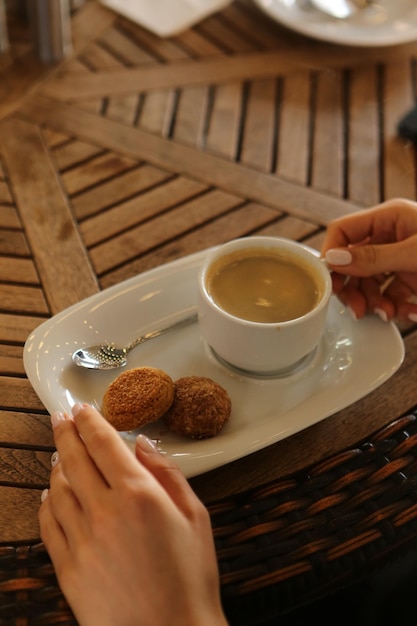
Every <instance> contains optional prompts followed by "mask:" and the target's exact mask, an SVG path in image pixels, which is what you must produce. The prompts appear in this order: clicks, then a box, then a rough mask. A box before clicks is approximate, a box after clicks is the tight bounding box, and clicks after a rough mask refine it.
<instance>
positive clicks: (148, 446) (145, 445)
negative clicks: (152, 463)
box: [136, 435, 159, 452]
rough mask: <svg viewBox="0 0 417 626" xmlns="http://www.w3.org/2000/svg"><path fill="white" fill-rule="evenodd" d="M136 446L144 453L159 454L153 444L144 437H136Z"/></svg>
mask: <svg viewBox="0 0 417 626" xmlns="http://www.w3.org/2000/svg"><path fill="white" fill-rule="evenodd" d="M136 445H137V446H139V448H140V449H141V450H143V451H144V452H159V451H158V448H157V447H156V445H155V444H154V442H153V441H152V440H151V439H149V438H148V437H146V436H145V435H138V436H137V437H136Z"/></svg>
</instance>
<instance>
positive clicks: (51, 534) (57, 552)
mask: <svg viewBox="0 0 417 626" xmlns="http://www.w3.org/2000/svg"><path fill="white" fill-rule="evenodd" d="M49 495H50V494H48V497H46V499H45V500H44V501H43V502H42V504H41V506H40V508H39V513H38V519H39V528H40V535H41V539H42V541H43V543H44V544H45V547H46V550H47V551H48V554H49V556H50V557H51V559H52V561H53V563H54V566H59V565H60V561H61V562H62V561H63V560H65V558H66V556H67V554H68V542H67V539H66V536H65V533H64V531H63V529H62V527H61V525H60V524H59V523H58V521H57V519H56V517H55V515H54V513H53V511H52V508H51V500H50V497H49Z"/></svg>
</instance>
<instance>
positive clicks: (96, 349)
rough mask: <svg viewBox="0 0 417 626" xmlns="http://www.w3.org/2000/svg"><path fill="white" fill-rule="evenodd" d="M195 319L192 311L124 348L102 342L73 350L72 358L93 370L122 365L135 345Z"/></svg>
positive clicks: (79, 365)
mask: <svg viewBox="0 0 417 626" xmlns="http://www.w3.org/2000/svg"><path fill="white" fill-rule="evenodd" d="M196 321H197V313H192V314H191V315H189V316H188V317H184V318H183V319H180V320H178V321H177V322H174V323H173V324H169V325H168V326H164V327H163V328H159V329H157V330H152V331H150V332H149V333H146V334H145V335H141V336H140V337H138V338H137V339H135V340H134V341H132V342H131V343H130V344H129V345H127V346H125V347H124V348H118V347H116V346H114V345H113V344H111V343H103V344H99V345H97V346H89V347H86V348H80V349H79V350H76V351H75V352H74V354H73V355H72V360H73V362H74V363H75V365H78V367H85V368H87V369H93V370H112V369H117V368H120V367H124V366H125V365H126V364H127V355H128V353H129V352H130V351H131V350H133V348H136V346H139V345H140V344H142V343H144V342H145V341H148V340H149V339H153V338H154V337H159V336H160V335H164V334H165V333H167V332H169V331H171V330H175V329H178V328H182V327H183V326H188V325H189V324H192V323H193V322H196Z"/></svg>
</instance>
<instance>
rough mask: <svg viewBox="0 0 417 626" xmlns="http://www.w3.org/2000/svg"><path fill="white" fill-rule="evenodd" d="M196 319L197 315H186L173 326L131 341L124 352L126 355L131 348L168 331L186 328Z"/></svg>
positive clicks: (153, 331) (164, 327)
mask: <svg viewBox="0 0 417 626" xmlns="http://www.w3.org/2000/svg"><path fill="white" fill-rule="evenodd" d="M197 318H198V315H197V313H192V314H191V315H188V316H187V317H183V318H182V319H180V320H178V321H177V322H174V323H173V324H169V325H168V326H163V327H162V328H158V329H157V330H151V331H150V332H149V333H146V334H145V335H142V336H141V337H138V338H137V339H135V340H134V341H132V342H131V343H130V344H129V345H128V346H126V348H125V352H126V354H127V353H128V352H130V351H131V350H133V348H136V346H138V345H139V344H141V343H144V342H145V341H148V339H153V338H154V337H159V336H160V335H164V334H165V333H167V332H169V331H170V330H176V329H178V328H182V327H183V326H188V325H189V324H192V323H194V322H196V321H197Z"/></svg>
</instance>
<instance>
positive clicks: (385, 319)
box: [374, 307, 388, 322]
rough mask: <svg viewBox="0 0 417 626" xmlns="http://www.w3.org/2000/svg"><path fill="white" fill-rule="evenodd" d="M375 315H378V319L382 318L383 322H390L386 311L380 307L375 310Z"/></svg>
mask: <svg viewBox="0 0 417 626" xmlns="http://www.w3.org/2000/svg"><path fill="white" fill-rule="evenodd" d="M374 313H375V315H378V317H380V318H381V320H382V321H383V322H388V315H387V314H386V313H385V311H384V309H379V308H378V307H376V308H375V309H374Z"/></svg>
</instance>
